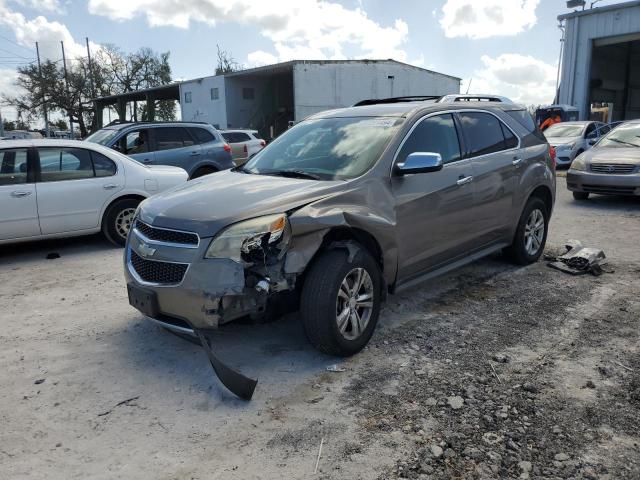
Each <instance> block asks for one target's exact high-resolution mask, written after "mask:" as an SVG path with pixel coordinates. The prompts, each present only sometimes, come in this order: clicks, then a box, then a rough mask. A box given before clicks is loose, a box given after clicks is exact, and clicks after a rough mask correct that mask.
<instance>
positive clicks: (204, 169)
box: [190, 167, 218, 180]
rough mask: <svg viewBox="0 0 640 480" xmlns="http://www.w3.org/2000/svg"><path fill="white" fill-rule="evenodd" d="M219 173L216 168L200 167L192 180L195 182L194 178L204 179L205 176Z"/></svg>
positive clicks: (192, 176)
mask: <svg viewBox="0 0 640 480" xmlns="http://www.w3.org/2000/svg"><path fill="white" fill-rule="evenodd" d="M217 171H218V169H217V168H215V167H200V168H199V169H197V170H196V171H195V172H193V175H191V178H190V180H193V179H194V178H200V177H204V176H205V175H209V174H210V173H216V172H217Z"/></svg>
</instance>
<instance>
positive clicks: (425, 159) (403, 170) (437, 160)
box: [395, 152, 443, 175]
mask: <svg viewBox="0 0 640 480" xmlns="http://www.w3.org/2000/svg"><path fill="white" fill-rule="evenodd" d="M442 165H443V164H442V157H441V156H440V154H439V153H433V152H414V153H410V154H409V155H408V156H407V158H406V159H405V161H404V162H402V163H398V164H396V168H395V170H396V173H397V174H398V175H411V174H414V173H427V172H437V171H438V170H442Z"/></svg>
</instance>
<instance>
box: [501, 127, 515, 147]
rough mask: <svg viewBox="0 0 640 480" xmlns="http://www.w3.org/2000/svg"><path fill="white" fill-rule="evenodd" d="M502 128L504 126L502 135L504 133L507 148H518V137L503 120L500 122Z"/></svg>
mask: <svg viewBox="0 0 640 480" xmlns="http://www.w3.org/2000/svg"><path fill="white" fill-rule="evenodd" d="M500 128H502V135H504V146H505V148H507V149H509V148H516V147H517V146H518V137H516V136H515V135H514V134H513V132H512V131H511V130H509V128H508V127H507V126H506V125H505V124H504V123H502V122H500Z"/></svg>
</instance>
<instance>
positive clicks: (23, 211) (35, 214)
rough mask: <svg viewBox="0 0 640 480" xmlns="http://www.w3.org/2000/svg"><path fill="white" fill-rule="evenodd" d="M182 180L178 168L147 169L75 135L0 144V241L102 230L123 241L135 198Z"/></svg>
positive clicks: (133, 210) (112, 237) (119, 241)
mask: <svg viewBox="0 0 640 480" xmlns="http://www.w3.org/2000/svg"><path fill="white" fill-rule="evenodd" d="M186 181H187V173H186V172H185V171H184V170H183V169H181V168H177V167H166V166H157V167H156V166H154V167H147V166H143V165H141V164H139V163H138V162H135V161H133V160H132V159H130V158H128V157H126V156H124V155H122V154H120V153H118V152H115V151H114V150H111V149H108V148H106V147H103V146H101V145H97V144H92V143H86V142H80V141H75V140H8V141H4V142H2V144H0V205H2V208H1V209H0V244H3V243H13V242H20V241H27V240H37V239H42V238H53V237H70V236H77V235H85V234H91V233H95V232H100V231H102V232H103V233H104V234H105V236H106V237H107V238H108V239H109V240H111V241H112V242H113V243H115V244H118V245H124V242H125V239H126V237H127V234H128V232H129V228H130V225H131V221H132V219H133V216H134V213H135V210H136V208H137V207H138V204H139V203H140V201H141V200H143V199H145V198H147V197H149V196H151V195H153V194H155V193H158V192H161V191H163V190H166V189H168V188H170V187H174V186H176V185H180V184H181V183H184V182H186Z"/></svg>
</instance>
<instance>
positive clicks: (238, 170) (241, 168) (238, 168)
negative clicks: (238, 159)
mask: <svg viewBox="0 0 640 480" xmlns="http://www.w3.org/2000/svg"><path fill="white" fill-rule="evenodd" d="M231 171H232V172H241V173H248V174H253V172H252V171H251V170H247V169H246V168H244V165H240V166H238V167H233V168H232V169H231Z"/></svg>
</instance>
